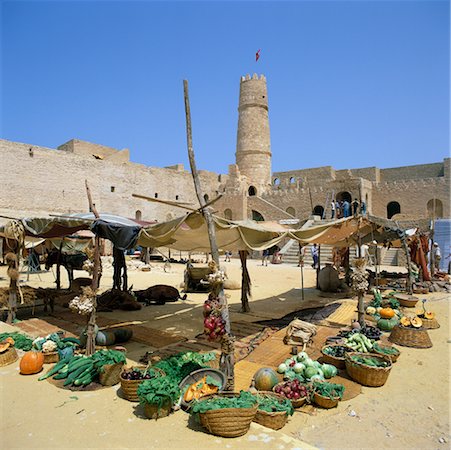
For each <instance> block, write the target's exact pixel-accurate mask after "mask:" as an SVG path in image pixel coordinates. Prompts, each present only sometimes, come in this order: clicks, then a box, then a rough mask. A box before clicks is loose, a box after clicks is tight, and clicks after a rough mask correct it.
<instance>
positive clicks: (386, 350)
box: [373, 342, 401, 363]
mask: <svg viewBox="0 0 451 450" xmlns="http://www.w3.org/2000/svg"><path fill="white" fill-rule="evenodd" d="M373 352H374V353H377V354H378V355H383V356H390V359H391V362H392V363H394V362H396V361H397V359H398V358H399V355H400V354H401V352H400V351H399V350H398V349H397V348H396V347H393V346H391V345H380V344H378V343H377V342H376V343H375V344H374V345H373Z"/></svg>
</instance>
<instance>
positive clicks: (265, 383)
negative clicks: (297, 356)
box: [254, 367, 279, 391]
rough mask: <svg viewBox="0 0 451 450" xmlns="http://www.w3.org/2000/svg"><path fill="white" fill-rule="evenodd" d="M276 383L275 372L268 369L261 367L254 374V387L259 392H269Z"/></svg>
mask: <svg viewBox="0 0 451 450" xmlns="http://www.w3.org/2000/svg"><path fill="white" fill-rule="evenodd" d="M278 382H279V377H278V376H277V373H276V371H275V370H273V369H271V368H269V367H263V368H261V369H259V370H257V372H255V374H254V383H255V387H256V389H258V390H259V391H271V390H272V388H273V387H274V386H275V385H276V384H277V383H278Z"/></svg>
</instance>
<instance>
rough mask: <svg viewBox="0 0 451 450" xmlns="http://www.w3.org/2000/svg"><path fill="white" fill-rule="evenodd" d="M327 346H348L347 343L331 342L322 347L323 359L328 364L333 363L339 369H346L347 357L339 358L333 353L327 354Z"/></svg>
mask: <svg viewBox="0 0 451 450" xmlns="http://www.w3.org/2000/svg"><path fill="white" fill-rule="evenodd" d="M326 347H346V345H342V344H329V345H325V346H324V347H323V348H322V349H321V354H322V355H323V356H322V359H323V361H324V362H325V363H327V364H333V365H334V366H335V367H336V368H337V369H344V368H345V366H346V364H345V359H344V357H343V358H338V357H337V356H332V355H327V354H326V353H324V349H325V348H326Z"/></svg>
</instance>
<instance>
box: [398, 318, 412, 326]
mask: <svg viewBox="0 0 451 450" xmlns="http://www.w3.org/2000/svg"><path fill="white" fill-rule="evenodd" d="M400 323H401V325H402V326H403V327H410V318H409V317H407V316H404V317H401V320H400Z"/></svg>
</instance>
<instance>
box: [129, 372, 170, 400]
mask: <svg viewBox="0 0 451 450" xmlns="http://www.w3.org/2000/svg"><path fill="white" fill-rule="evenodd" d="M146 368H147V366H133V367H123V368H122V371H121V374H122V372H125V371H127V370H131V369H140V370H145V369H146ZM152 369H153V370H155V372H158V373H159V374H160V375H161V376H162V377H165V376H166V374H165V373H164V372H163V371H162V370H161V369H159V368H158V367H152ZM143 381H144V380H126V379H125V378H122V376H121V377H120V382H121V389H122V394H123V396H124V398H125V399H126V400H128V401H129V402H139V397H138V392H137V391H138V386H139V385H140V384H141V383H142V382H143Z"/></svg>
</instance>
